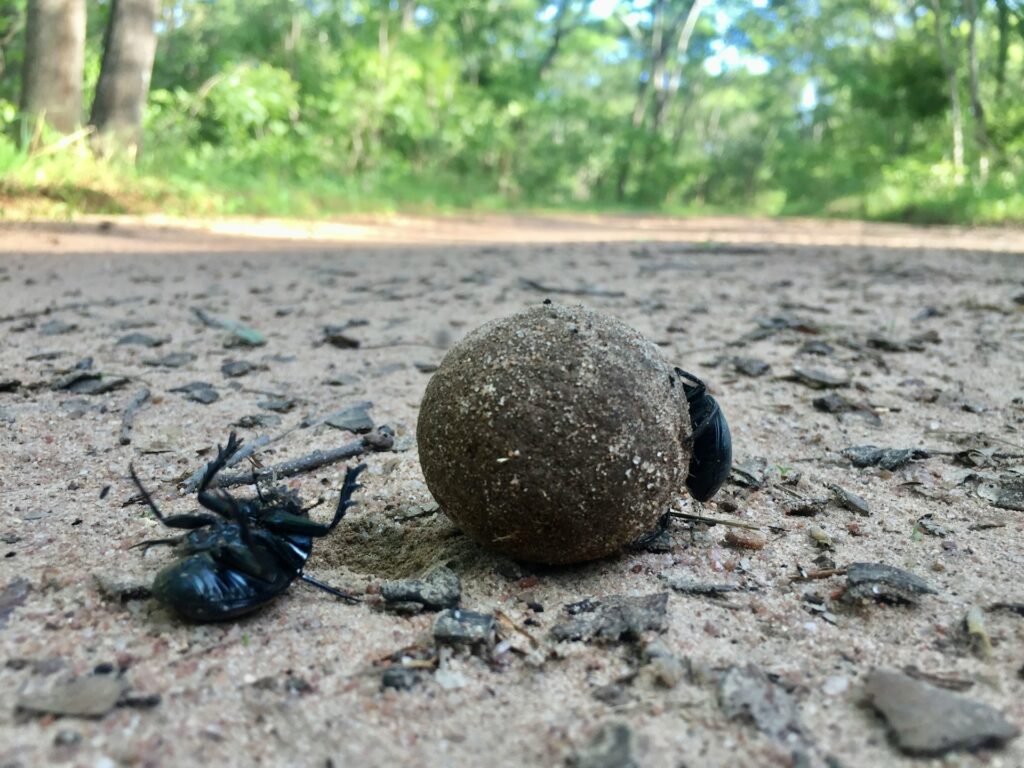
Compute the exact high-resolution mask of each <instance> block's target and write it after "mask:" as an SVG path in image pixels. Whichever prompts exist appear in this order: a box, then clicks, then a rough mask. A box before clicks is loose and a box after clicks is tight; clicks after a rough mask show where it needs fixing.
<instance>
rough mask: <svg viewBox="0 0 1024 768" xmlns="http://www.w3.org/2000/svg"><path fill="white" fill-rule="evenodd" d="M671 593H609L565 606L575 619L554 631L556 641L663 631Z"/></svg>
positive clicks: (613, 640) (628, 636) (605, 639)
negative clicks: (630, 594)
mask: <svg viewBox="0 0 1024 768" xmlns="http://www.w3.org/2000/svg"><path fill="white" fill-rule="evenodd" d="M667 608H668V593H667V592H658V593H655V594H652V595H642V596H640V597H632V596H627V595H610V596H608V597H601V598H596V599H587V600H583V601H580V602H578V603H572V604H570V605H567V606H565V611H566V613H568V614H569V615H570V616H571V617H572V618H571V619H570V620H568V621H565V622H562V623H560V624H556V625H555V627H554V628H553V629H552V630H551V636H552V637H553V638H554V639H555V640H582V641H584V642H601V643H618V642H623V641H636V640H639V639H640V637H641V636H642V634H643V633H644V632H645V631H648V630H651V631H655V632H664V631H665V627H666V620H665V613H666V610H667Z"/></svg>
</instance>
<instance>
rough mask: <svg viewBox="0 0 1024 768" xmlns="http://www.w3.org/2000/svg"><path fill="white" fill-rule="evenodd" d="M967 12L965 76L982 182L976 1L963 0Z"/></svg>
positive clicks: (984, 160)
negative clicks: (969, 93) (966, 76)
mask: <svg viewBox="0 0 1024 768" xmlns="http://www.w3.org/2000/svg"><path fill="white" fill-rule="evenodd" d="M964 8H965V10H966V11H967V20H968V27H967V62H968V68H967V74H968V83H969V87H970V92H971V115H972V116H973V117H974V141H975V143H976V144H977V145H978V174H979V176H980V177H981V180H982V181H985V179H987V178H988V153H989V143H988V126H987V125H986V123H985V107H984V106H983V105H982V103H981V87H980V86H979V85H978V79H979V78H978V50H977V46H976V45H975V37H976V33H975V27H977V25H978V4H977V2H976V0H965V2H964Z"/></svg>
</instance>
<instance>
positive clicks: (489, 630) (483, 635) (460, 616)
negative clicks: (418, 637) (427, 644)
mask: <svg viewBox="0 0 1024 768" xmlns="http://www.w3.org/2000/svg"><path fill="white" fill-rule="evenodd" d="M494 632H495V621H494V616H493V615H492V614H489V613H477V612H475V611H463V610H459V609H458V608H449V609H447V610H444V611H441V613H439V614H437V618H436V619H435V620H434V642H435V643H437V644H438V645H452V646H462V647H470V648H472V647H481V646H483V647H487V648H491V647H493V645H494Z"/></svg>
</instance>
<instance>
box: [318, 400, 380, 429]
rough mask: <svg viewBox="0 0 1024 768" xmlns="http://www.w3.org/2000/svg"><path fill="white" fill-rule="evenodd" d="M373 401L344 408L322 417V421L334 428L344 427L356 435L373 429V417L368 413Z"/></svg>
mask: <svg viewBox="0 0 1024 768" xmlns="http://www.w3.org/2000/svg"><path fill="white" fill-rule="evenodd" d="M372 405H373V403H369V402H365V403H359V404H358V405H353V406H350V407H348V408H344V409H342V410H340V411H336V412H335V413H332V414H331V415H330V416H328V417H327V418H325V419H324V423H325V424H327V425H329V426H332V427H335V428H336V429H345V430H348V431H349V432H354V433H356V434H357V435H362V434H366V433H367V432H372V431H373V419H372V418H370V414H369V413H368V410H369V408H370V407H371V406H372Z"/></svg>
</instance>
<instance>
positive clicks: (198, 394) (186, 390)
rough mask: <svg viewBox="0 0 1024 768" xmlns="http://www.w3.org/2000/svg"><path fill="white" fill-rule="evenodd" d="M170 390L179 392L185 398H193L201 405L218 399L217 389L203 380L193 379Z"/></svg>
mask: <svg viewBox="0 0 1024 768" xmlns="http://www.w3.org/2000/svg"><path fill="white" fill-rule="evenodd" d="M171 392H179V393H181V394H182V395H184V397H185V399H186V400H193V401H195V402H197V403H202V404H203V405H209V404H210V403H213V402H216V401H217V400H219V399H220V395H218V394H217V390H215V389H214V388H213V385H212V384H210V383H208V382H205V381H193V382H190V383H188V384H185V385H184V386H181V387H175V388H174V389H172V390H171Z"/></svg>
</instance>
